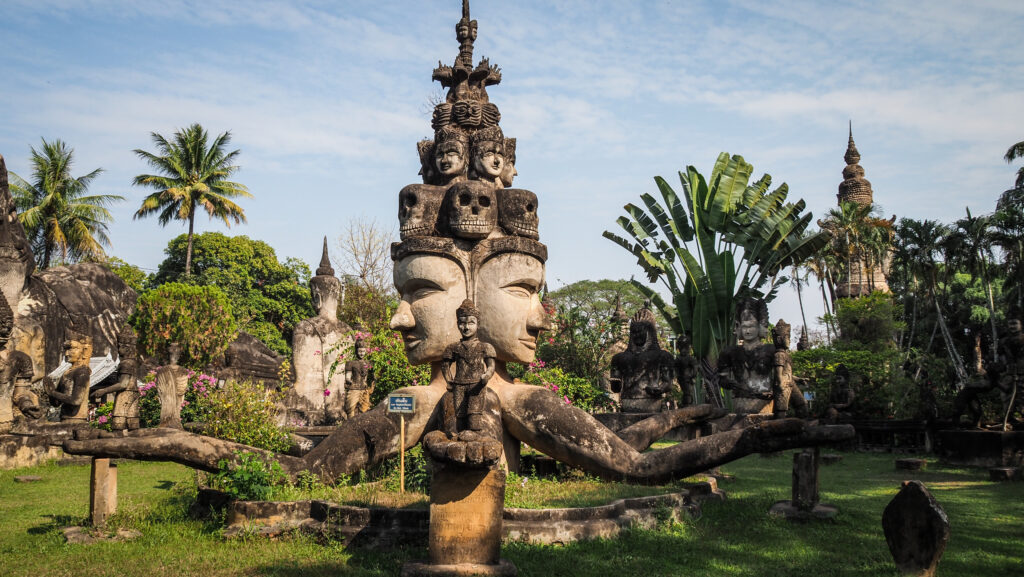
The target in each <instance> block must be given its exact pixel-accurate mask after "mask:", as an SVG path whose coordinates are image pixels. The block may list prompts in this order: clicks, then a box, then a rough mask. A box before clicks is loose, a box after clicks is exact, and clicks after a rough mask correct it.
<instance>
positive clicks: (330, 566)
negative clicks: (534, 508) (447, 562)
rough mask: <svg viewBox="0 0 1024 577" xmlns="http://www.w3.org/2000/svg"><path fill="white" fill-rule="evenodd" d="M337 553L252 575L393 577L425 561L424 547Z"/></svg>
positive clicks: (281, 564)
mask: <svg viewBox="0 0 1024 577" xmlns="http://www.w3.org/2000/svg"><path fill="white" fill-rule="evenodd" d="M337 549H339V550H342V551H344V552H343V553H338V554H336V555H334V558H333V559H332V558H325V559H312V560H309V559H307V560H297V561H278V562H275V563H270V564H266V565H262V566H260V567H256V568H255V569H254V571H253V574H255V575H263V576H267V577H336V576H339V575H343V576H346V577H348V576H351V577H385V576H386V577H391V576H395V577H397V576H398V575H399V574H400V573H401V570H402V565H403V564H404V563H406V562H408V561H422V560H423V559H426V558H427V549H426V547H402V548H396V549H388V550H367V549H343V548H340V547H339V548H337ZM520 574H522V573H520Z"/></svg>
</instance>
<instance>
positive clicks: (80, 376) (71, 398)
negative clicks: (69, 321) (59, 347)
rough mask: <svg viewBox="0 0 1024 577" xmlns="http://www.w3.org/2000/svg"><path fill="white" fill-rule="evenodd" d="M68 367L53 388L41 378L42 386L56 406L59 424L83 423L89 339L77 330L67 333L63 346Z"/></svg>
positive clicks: (86, 409)
mask: <svg viewBox="0 0 1024 577" xmlns="http://www.w3.org/2000/svg"><path fill="white" fill-rule="evenodd" d="M64 350H65V351H66V353H67V360H68V362H70V363H71V368H70V369H68V370H67V372H65V373H64V374H63V375H61V377H60V382H59V383H58V384H57V386H56V387H55V386H54V385H53V381H51V380H50V379H49V378H47V379H44V380H43V388H44V390H45V391H46V395H47V396H48V397H49V398H50V404H51V405H54V406H59V407H60V420H61V422H62V423H87V422H88V421H89V375H90V374H91V373H92V369H90V368H89V357H91V356H92V338H91V337H90V336H89V335H85V334H81V333H70V334H69V337H68V341H67V343H65V345H64Z"/></svg>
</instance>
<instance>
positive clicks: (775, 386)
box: [772, 319, 807, 418]
mask: <svg viewBox="0 0 1024 577" xmlns="http://www.w3.org/2000/svg"><path fill="white" fill-rule="evenodd" d="M791 335H792V333H791V329H790V326H789V323H787V322H786V321H784V320H782V319H779V320H778V322H776V323H775V326H774V327H773V328H772V341H773V343H774V344H775V363H774V364H775V375H774V379H773V380H772V393H773V399H774V405H775V406H774V412H775V416H776V417H779V418H782V417H785V416H786V412H787V411H788V410H789V409H790V407H792V408H793V409H794V410H795V411H796V414H797V416H798V417H806V416H807V402H806V401H805V400H804V394H803V392H802V391H800V387H798V386H797V384H796V379H795V378H793V356H792V355H791V354H790V352H789V343H790V337H791Z"/></svg>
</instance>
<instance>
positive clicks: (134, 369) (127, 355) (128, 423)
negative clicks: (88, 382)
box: [92, 323, 140, 431]
mask: <svg viewBox="0 0 1024 577" xmlns="http://www.w3.org/2000/svg"><path fill="white" fill-rule="evenodd" d="M138 340H139V337H138V335H136V334H135V329H133V328H132V326H131V325H129V324H127V323H125V325H124V326H123V327H122V328H121V333H120V334H119V335H118V337H117V358H118V365H117V382H116V383H114V384H113V385H110V386H109V387H104V388H102V389H99V390H97V391H93V393H92V396H93V397H94V398H101V397H103V396H105V395H108V394H110V393H117V396H116V397H114V411H113V413H112V419H111V428H113V429H114V430H115V431H122V430H125V429H128V430H134V429H138V428H139V425H140V423H139V384H138V382H139V358H138V349H137V345H138Z"/></svg>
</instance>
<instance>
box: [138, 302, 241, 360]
mask: <svg viewBox="0 0 1024 577" xmlns="http://www.w3.org/2000/svg"><path fill="white" fill-rule="evenodd" d="M132 324H133V325H134V326H135V328H136V329H137V330H138V332H139V352H141V353H142V354H144V355H153V356H158V357H160V358H167V345H169V344H170V343H173V342H177V343H179V344H181V347H182V358H181V360H180V363H181V364H182V365H184V366H190V367H203V366H206V365H208V364H210V362H211V361H213V360H214V358H216V357H217V356H218V355H220V354H221V353H223V352H224V351H225V350H227V348H228V344H230V343H231V340H232V339H233V338H234V336H235V332H236V325H235V319H234V317H233V316H232V314H231V303H230V302H229V301H228V298H227V297H226V296H225V295H224V292H223V291H221V290H220V289H219V288H217V287H214V286H194V285H187V284H181V283H167V284H163V285H160V287H158V288H156V289H153V290H151V291H149V292H146V293H143V294H142V295H141V296H140V297H139V302H138V305H137V307H136V310H135V314H134V315H133V316H132Z"/></svg>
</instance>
